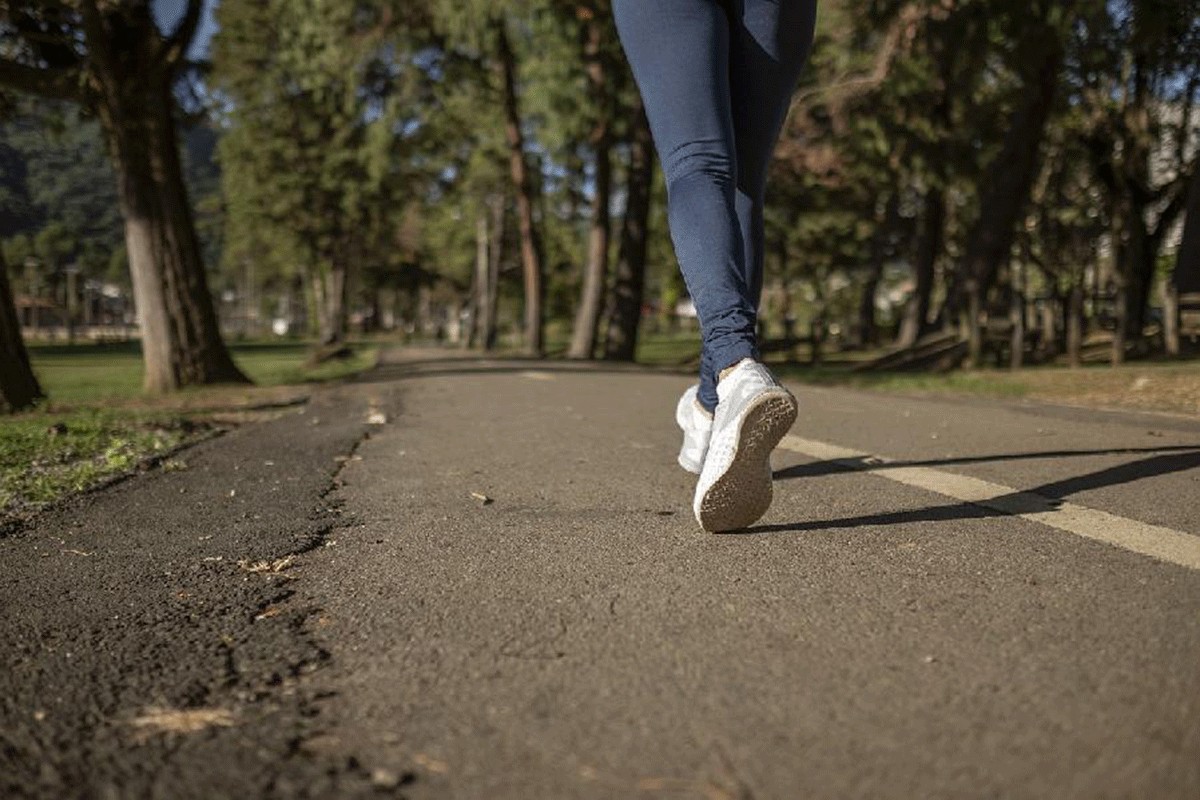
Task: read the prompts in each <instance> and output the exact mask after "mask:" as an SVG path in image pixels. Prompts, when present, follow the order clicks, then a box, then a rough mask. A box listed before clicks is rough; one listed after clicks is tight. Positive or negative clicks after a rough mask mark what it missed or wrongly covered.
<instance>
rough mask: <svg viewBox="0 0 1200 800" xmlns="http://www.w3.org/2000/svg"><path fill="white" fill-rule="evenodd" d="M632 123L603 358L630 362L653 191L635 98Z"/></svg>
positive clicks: (644, 124)
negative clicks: (618, 242) (623, 213)
mask: <svg viewBox="0 0 1200 800" xmlns="http://www.w3.org/2000/svg"><path fill="white" fill-rule="evenodd" d="M630 119H631V122H630V131H629V164H628V165H627V167H626V170H625V173H626V182H625V215H624V216H623V217H622V219H621V243H620V249H619V250H618V252H617V268H616V273H615V275H614V276H613V285H612V290H611V292H610V295H609V309H610V310H609V315H608V333H607V334H606V335H605V337H604V357H605V358H606V359H611V360H618V361H633V359H634V355H635V353H636V352H637V341H638V327H639V323H640V322H641V319H642V296H643V293H644V291H645V285H646V250H647V245H648V240H649V230H648V229H649V225H650V200H651V192H652V191H653V188H654V187H653V184H654V141H653V139H652V138H651V136H650V123H649V121H648V120H647V119H646V110H645V109H644V108H643V107H642V103H641V98H640V97H635V100H634V107H633V109H632V111H631V117H630Z"/></svg>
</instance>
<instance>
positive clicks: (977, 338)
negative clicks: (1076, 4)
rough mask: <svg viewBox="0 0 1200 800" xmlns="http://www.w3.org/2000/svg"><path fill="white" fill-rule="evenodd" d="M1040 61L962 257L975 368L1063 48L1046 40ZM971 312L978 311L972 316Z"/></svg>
mask: <svg viewBox="0 0 1200 800" xmlns="http://www.w3.org/2000/svg"><path fill="white" fill-rule="evenodd" d="M1044 38H1046V40H1047V41H1046V44H1045V45H1044V47H1043V50H1042V52H1041V53H1040V58H1041V60H1040V63H1038V64H1037V67H1036V70H1035V71H1033V72H1032V73H1031V75H1030V77H1029V79H1028V80H1027V83H1026V85H1025V94H1024V96H1023V97H1022V98H1021V101H1020V103H1019V105H1018V106H1017V108H1016V110H1015V111H1014V112H1013V116H1012V119H1011V120H1010V123H1009V125H1008V127H1007V130H1008V133H1007V134H1006V135H1005V137H1004V145H1003V146H1002V147H1001V149H1000V152H999V153H998V154H997V156H996V158H995V159H994V160H993V161H992V163H991V164H989V165H988V168H987V173H986V175H985V176H984V179H983V181H982V189H981V190H980V198H979V217H978V219H976V221H975V224H974V225H972V226H971V229H970V231H969V233H968V236H967V250H966V254H965V256H964V258H963V267H964V277H965V281H964V286H963V289H964V290H965V292H966V295H967V306H968V314H967V322H968V326H969V327H968V331H967V333H968V336H967V339H968V341H969V342H970V348H969V351H968V362H969V364H970V365H971V366H974V367H977V366H979V363H980V358H981V356H982V335H981V333H980V332H979V331H978V328H979V325H980V324H981V318H980V314H979V313H977V312H979V311H980V310H982V307H983V303H984V299H985V298H986V296H987V292H988V290H989V289H990V288H991V286H992V283H993V282H994V281H995V278H996V273H997V271H998V270H999V268H1000V266H1001V265H1003V264H1004V263H1005V262H1006V261H1007V260H1008V259H1009V257H1010V251H1011V249H1012V243H1013V236H1014V235H1015V232H1016V226H1017V223H1018V221H1020V219H1021V215H1022V213H1023V211H1024V209H1025V205H1026V203H1027V202H1028V200H1029V192H1030V189H1031V188H1032V186H1033V181H1034V178H1035V177H1036V176H1037V172H1038V164H1039V161H1040V152H1041V144H1042V139H1043V138H1044V136H1045V131H1046V121H1047V120H1048V119H1049V116H1050V110H1051V107H1052V106H1053V104H1054V95H1055V92H1056V90H1057V88H1058V71H1059V66H1060V65H1061V63H1062V48H1061V46H1060V45H1059V42H1058V41H1057V39H1056V38H1052V37H1051V36H1046V37H1044ZM972 310H973V311H974V312H976V313H974V314H973V313H971V312H972Z"/></svg>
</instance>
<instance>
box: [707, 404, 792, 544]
mask: <svg viewBox="0 0 1200 800" xmlns="http://www.w3.org/2000/svg"><path fill="white" fill-rule="evenodd" d="M797 411H798V407H797V404H796V399H795V398H794V397H792V395H791V394H789V393H787V392H785V391H772V392H766V393H764V394H763V395H761V396H760V397H758V398H756V399H755V401H754V403H753V405H751V406H750V408H748V409H747V410H746V412H745V413H744V414H743V415H742V419H741V423H740V425H739V427H738V435H737V447H736V449H735V451H734V454H733V461H732V463H730V465H729V468H728V469H727V470H725V473H724V474H723V475H721V477H719V478H717V480H716V481H714V482H713V485H712V486H711V487H709V489H708V491H707V492H705V493H704V497H703V498H701V500H700V507H699V508H698V509H697V512H696V518H697V520H698V521H699V522H700V526H701V527H702V528H704V530H706V531H709V532H710V533H719V532H721V531H734V530H740V529H742V528H745V527H748V526H750V525H753V524H754V523H755V522H757V521H758V520H759V518H761V517H762V515H763V514H765V513H767V509H768V508H770V507H771V497H772V493H773V489H772V486H771V451H772V450H774V449H775V446H776V445H777V444H779V440H780V439H782V438H783V437H784V436H785V435H786V434H787V432H788V431H789V430H791V427H792V424H793V423H794V422H795V421H796V414H797Z"/></svg>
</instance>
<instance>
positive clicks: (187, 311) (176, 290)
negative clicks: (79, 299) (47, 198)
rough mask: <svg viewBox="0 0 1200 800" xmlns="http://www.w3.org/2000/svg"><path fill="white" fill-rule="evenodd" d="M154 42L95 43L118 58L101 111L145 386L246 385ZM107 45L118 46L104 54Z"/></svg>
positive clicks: (103, 87) (107, 59)
mask: <svg viewBox="0 0 1200 800" xmlns="http://www.w3.org/2000/svg"><path fill="white" fill-rule="evenodd" d="M151 41H152V40H150V39H149V38H147V37H142V38H140V39H136V40H131V41H128V42H121V43H119V44H118V43H117V42H115V41H113V42H103V43H97V42H93V41H89V47H90V48H91V49H92V50H93V52H94V53H95V55H94V58H95V59H96V60H97V62H98V63H107V64H110V68H109V69H107V70H104V71H102V72H99V81H98V83H99V84H100V85H99V86H98V87H97V91H98V93H99V95H100V97H99V102H98V104H97V106H98V107H97V111H98V115H99V117H100V122H101V124H102V126H103V128H104V132H105V136H106V138H107V142H108V148H109V151H110V153H111V155H112V160H113V165H114V167H115V168H116V173H117V195H118V199H119V203H120V207H121V214H122V216H123V217H124V220H125V244H126V248H127V249H128V253H129V269H130V273H131V275H132V278H133V291H134V298H135V301H136V303H137V309H138V315H139V317H140V320H141V329H142V354H143V358H144V360H145V366H146V375H145V383H144V386H145V389H146V390H147V391H150V392H165V391H170V390H173V389H178V388H179V387H181V386H187V385H193V384H206V383H218V382H240V383H245V382H247V379H246V376H245V375H243V374H242V372H241V370H239V369H238V368H237V366H236V365H235V364H234V363H233V359H232V358H231V357H230V355H229V351H228V350H227V349H226V347H225V343H224V342H223V341H222V340H221V334H220V330H219V328H218V325H217V315H216V312H215V310H214V308H213V302H212V296H211V295H210V294H209V291H208V281H207V277H206V275H205V271H204V263H203V261H202V259H201V257H200V246H199V242H198V241H197V239H196V230H195V226H194V225H193V222H192V213H191V206H190V205H189V203H188V198H187V189H186V187H185V185H184V182H183V171H182V169H181V166H180V159H179V146H178V143H177V141H176V136H175V121H174V119H173V118H172V114H171V111H172V109H173V108H174V100H173V98H172V95H171V74H170V72H169V71H168V70H166V69H165V68H164V67H162V66H160V65H158V64H157V63H155V61H154V57H153V56H151V55H149V54H147V53H144V52H142V51H143V50H146V49H148V48H149V47H150V45H151ZM105 45H109V46H110V48H111V49H110V51H109V52H104V53H96V51H97V50H99V49H101V48H103V47H104V46H105ZM118 48H120V51H119V52H117V50H118Z"/></svg>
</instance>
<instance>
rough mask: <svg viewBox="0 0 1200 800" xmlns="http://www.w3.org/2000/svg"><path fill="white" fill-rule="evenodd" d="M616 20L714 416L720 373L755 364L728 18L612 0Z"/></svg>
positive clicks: (702, 6)
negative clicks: (661, 183) (646, 123)
mask: <svg viewBox="0 0 1200 800" xmlns="http://www.w3.org/2000/svg"><path fill="white" fill-rule="evenodd" d="M613 16H614V18H615V20H616V23H617V32H618V34H619V35H620V38H621V44H622V46H623V47H624V49H625V53H626V55H627V56H628V58H629V63H630V66H631V67H632V69H633V75H634V78H635V79H636V80H637V84H638V88H639V89H640V90H641V92H642V97H643V99H644V101H645V106H646V115H647V117H648V118H649V120H650V129H651V131H652V133H653V134H654V144H655V147H656V149H657V150H658V154H659V160H660V161H661V162H662V166H663V173H664V175H665V176H666V181H667V215H668V222H669V225H670V229H671V239H672V241H673V242H674V245H675V255H676V257H677V258H678V259H679V265H680V268H681V269H682V271H683V278H684V282H685V283H686V284H687V287H688V292H689V293H690V294H691V297H692V302H693V303H695V305H696V311H697V314H698V315H699V317H700V330H701V335H702V337H703V356H702V359H701V364H702V369H701V374H700V391H699V401H700V404H701V405H702V406H704V408H706V409H707V410H708V411H710V412H711V411H712V410H713V409H714V408H715V407H716V404H717V391H716V374H717V373H718V372H720V370H722V369H725V368H726V367H729V366H731V365H733V364H736V363H737V362H739V361H741V360H742V359H744V358H757V356H758V350H757V346H756V340H755V324H756V316H755V303H754V300H753V297H752V295H751V288H750V286H749V285H747V283H746V277H747V274H748V273H747V269H746V266H745V264H744V261H743V259H744V258H745V244H744V243H743V242H742V234H741V229H740V227H739V225H738V222H737V210H736V204H735V195H736V180H737V174H738V173H737V156H736V152H735V143H734V128H733V118H732V115H731V112H730V109H731V105H730V94H729V52H730V51H729V44H730V43H729V34H730V32H729V18H728V16H727V14H726V12H725V11H724V9H723V8H722V7H721V5H720V4H719V3H718V2H717V0H614V2H613Z"/></svg>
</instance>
